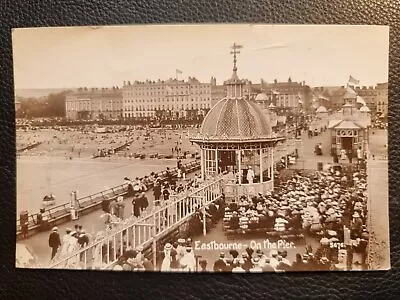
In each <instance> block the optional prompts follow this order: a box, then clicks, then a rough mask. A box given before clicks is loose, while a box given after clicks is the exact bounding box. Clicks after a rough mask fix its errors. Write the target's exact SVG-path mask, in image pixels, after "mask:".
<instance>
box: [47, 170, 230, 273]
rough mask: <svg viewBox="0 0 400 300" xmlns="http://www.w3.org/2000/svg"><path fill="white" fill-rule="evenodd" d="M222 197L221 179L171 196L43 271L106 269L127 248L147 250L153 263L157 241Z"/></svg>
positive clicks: (99, 235) (103, 232)
mask: <svg viewBox="0 0 400 300" xmlns="http://www.w3.org/2000/svg"><path fill="white" fill-rule="evenodd" d="M221 194H222V178H221V177H219V178H217V179H213V181H210V182H205V183H203V184H202V185H201V186H200V187H199V188H197V189H195V190H193V191H187V192H184V193H181V194H178V195H175V196H172V197H171V199H170V201H169V202H168V203H166V204H165V205H164V206H161V207H155V209H153V210H152V211H150V212H148V213H147V214H145V215H144V216H142V217H139V218H134V217H131V218H130V219H128V220H125V221H124V222H122V223H121V224H120V225H119V226H116V227H115V228H113V229H111V230H106V229H105V230H104V231H102V232H100V233H98V236H97V239H95V241H94V242H93V243H92V244H90V245H89V246H87V247H85V248H83V249H80V250H79V251H77V252H75V253H73V254H69V255H68V256H66V257H63V258H60V259H58V260H57V261H55V262H53V263H52V264H51V265H50V266H48V267H46V268H61V269H109V268H111V267H112V266H113V265H114V264H115V263H116V262H117V260H118V258H119V257H120V256H121V255H122V254H123V253H124V251H126V250H127V248H128V247H129V248H131V249H137V248H138V247H142V248H143V249H145V248H146V249H148V248H149V247H150V249H152V250H151V254H152V255H153V257H152V261H153V264H154V265H155V264H156V255H157V251H156V246H155V245H156V244H155V243H156V242H157V240H158V239H159V238H161V237H162V236H163V235H164V234H166V233H167V232H169V231H170V230H172V229H174V228H177V227H178V226H180V225H181V224H183V223H184V222H186V221H188V220H189V218H190V217H192V216H193V215H194V214H195V212H196V211H201V210H202V209H203V208H204V207H205V206H206V205H208V204H210V203H211V202H213V201H215V200H217V199H218V198H219V197H221Z"/></svg>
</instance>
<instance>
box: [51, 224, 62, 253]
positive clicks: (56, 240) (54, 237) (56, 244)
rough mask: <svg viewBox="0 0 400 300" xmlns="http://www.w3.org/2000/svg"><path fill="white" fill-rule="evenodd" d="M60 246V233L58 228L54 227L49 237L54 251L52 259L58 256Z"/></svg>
mask: <svg viewBox="0 0 400 300" xmlns="http://www.w3.org/2000/svg"><path fill="white" fill-rule="evenodd" d="M60 246H61V239H60V235H59V233H58V228H57V227H54V228H53V230H52V232H51V233H50V236H49V247H50V248H51V249H52V251H51V259H53V258H54V256H56V254H57V251H58V248H60Z"/></svg>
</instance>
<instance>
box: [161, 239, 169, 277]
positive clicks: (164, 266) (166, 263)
mask: <svg viewBox="0 0 400 300" xmlns="http://www.w3.org/2000/svg"><path fill="white" fill-rule="evenodd" d="M171 249H172V245H171V244H170V243H166V244H165V246H164V259H163V261H162V264H161V270H160V271H161V272H169V271H171Z"/></svg>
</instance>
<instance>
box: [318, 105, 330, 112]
mask: <svg viewBox="0 0 400 300" xmlns="http://www.w3.org/2000/svg"><path fill="white" fill-rule="evenodd" d="M326 112H328V111H327V110H326V108H325V106H322V105H321V106H320V107H318V108H317V110H316V113H326Z"/></svg>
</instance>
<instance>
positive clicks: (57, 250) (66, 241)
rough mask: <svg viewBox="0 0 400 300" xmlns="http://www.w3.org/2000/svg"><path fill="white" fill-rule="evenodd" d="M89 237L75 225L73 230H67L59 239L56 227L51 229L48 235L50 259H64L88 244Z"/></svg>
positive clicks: (80, 226) (82, 229)
mask: <svg viewBox="0 0 400 300" xmlns="http://www.w3.org/2000/svg"><path fill="white" fill-rule="evenodd" d="M89 238H90V235H89V234H88V233H86V231H85V229H84V228H83V227H82V225H79V224H76V225H75V228H74V230H71V229H70V228H67V229H66V230H65V234H64V235H63V236H62V237H60V234H59V232H58V228H57V227H53V229H52V232H51V233H50V235H49V247H50V248H51V259H52V260H53V259H54V258H57V257H66V256H67V255H70V254H73V253H74V252H75V251H77V250H79V249H82V248H84V247H86V246H87V245H88V244H89Z"/></svg>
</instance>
